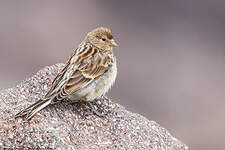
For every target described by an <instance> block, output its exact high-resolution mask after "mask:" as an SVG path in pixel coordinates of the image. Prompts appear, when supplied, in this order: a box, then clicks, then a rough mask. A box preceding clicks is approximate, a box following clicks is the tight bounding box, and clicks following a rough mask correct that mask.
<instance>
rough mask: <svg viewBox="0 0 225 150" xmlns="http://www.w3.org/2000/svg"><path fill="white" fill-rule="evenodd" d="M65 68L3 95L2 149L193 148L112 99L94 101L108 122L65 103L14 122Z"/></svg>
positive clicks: (53, 68)
mask: <svg viewBox="0 0 225 150" xmlns="http://www.w3.org/2000/svg"><path fill="white" fill-rule="evenodd" d="M63 66H64V64H56V65H53V66H50V67H45V68H44V69H42V70H40V71H39V72H38V73H37V74H36V75H34V76H33V77H31V78H29V79H26V80H24V81H22V82H21V83H20V84H19V85H17V86H16V87H14V88H10V89H6V90H2V91H0V148H1V149H3V148H6V149H7V148H12V149H16V148H22V149H24V148H26V149H28V148H35V149H48V148H52V149H176V150H183V149H184V150H185V149H188V147H187V146H186V145H185V144H183V143H182V142H180V141H179V140H177V139H176V138H174V137H173V136H172V135H171V134H170V133H169V132H168V131H167V130H166V129H165V128H163V127H161V126H160V125H159V124H157V123H156V122H154V121H151V120H148V119H146V118H145V117H143V116H141V115H139V114H136V113H132V112H130V111H127V110H126V109H125V108H124V107H123V106H121V105H119V104H117V103H115V102H113V101H111V100H104V99H100V100H97V101H95V102H94V104H95V106H96V107H95V109H96V110H97V109H100V110H104V111H103V112H102V113H106V115H105V117H103V118H102V117H99V116H97V115H95V114H93V113H92V112H91V111H90V109H89V108H88V107H85V105H79V103H77V104H73V105H71V104H68V103H66V102H62V103H58V104H55V105H51V106H48V107H46V108H45V109H44V110H42V111H41V112H39V113H37V114H36V115H35V116H34V117H33V118H32V119H31V120H29V121H25V122H24V121H22V119H14V115H15V114H16V113H17V112H19V111H20V110H22V109H23V108H25V107H27V106H28V105H30V104H32V103H33V102H35V101H37V100H39V99H40V98H41V97H43V96H44V95H45V94H46V92H47V90H48V88H49V87H50V84H51V81H52V80H53V79H54V77H55V76H56V75H57V73H58V72H59V71H60V70H61V69H62V68H63ZM97 106H101V107H100V108H99V107H97ZM100 110H99V111H100Z"/></svg>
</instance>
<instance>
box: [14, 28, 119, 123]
mask: <svg viewBox="0 0 225 150" xmlns="http://www.w3.org/2000/svg"><path fill="white" fill-rule="evenodd" d="M115 46H117V45H116V43H115V41H114V40H113V35H112V33H111V31H110V30H109V29H107V28H103V27H101V28H97V29H94V30H92V31H91V32H89V33H88V35H87V36H86V37H85V39H84V41H83V42H81V44H80V45H79V47H78V48H77V49H76V50H75V51H73V54H72V56H71V57H70V58H69V60H68V61H67V63H66V66H65V67H64V69H63V70H62V71H61V72H60V73H59V74H58V75H57V76H56V78H55V79H54V81H53V83H52V87H51V89H50V90H49V92H48V93H47V94H46V96H45V97H44V98H43V99H42V100H39V101H38V102H36V103H34V104H33V105H31V106H29V107H28V108H26V109H24V110H22V111H21V112H19V113H18V114H16V117H24V119H25V120H28V119H30V118H31V117H32V116H33V115H34V114H35V113H37V112H38V111H40V110H41V109H43V108H44V107H46V106H47V105H49V104H53V103H56V102H59V101H61V100H63V99H65V98H68V99H70V100H71V101H79V100H83V101H93V100H95V99H97V98H100V97H101V96H102V95H104V94H105V93H106V92H107V91H108V90H109V89H110V87H111V86H112V85H113V83H114V81H115V79H116V75H117V67H116V58H115V56H114V54H113V51H112V49H113V47H115Z"/></svg>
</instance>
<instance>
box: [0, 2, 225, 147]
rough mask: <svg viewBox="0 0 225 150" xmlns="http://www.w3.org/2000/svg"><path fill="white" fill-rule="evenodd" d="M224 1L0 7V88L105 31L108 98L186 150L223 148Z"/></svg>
mask: <svg viewBox="0 0 225 150" xmlns="http://www.w3.org/2000/svg"><path fill="white" fill-rule="evenodd" d="M224 8H225V1H222V0H213V1H212V0H167V1H161V0H142V1H134V0H129V1H128V0H126V1H125V0H124V1H119V0H113V1H103V0H98V1H97V0H89V1H83V0H77V1H73V0H67V1H59V0H54V1H43V0H41V1H25V0H21V1H14V2H13V1H0V69H1V71H0V83H1V84H0V88H1V89H5V88H9V87H12V86H15V85H17V84H18V83H19V82H20V81H21V80H23V79H25V78H28V77H30V76H32V75H33V74H35V73H36V72H37V71H38V70H40V69H42V68H43V67H45V66H48V65H53V64H55V63H60V62H65V61H66V59H67V58H68V56H69V55H70V54H71V52H72V49H73V48H76V47H77V46H78V44H79V43H80V42H81V41H82V40H83V38H84V36H85V35H86V34H87V32H88V31H90V30H92V29H93V28H95V27H98V26H106V27H109V28H111V29H112V31H113V32H114V34H115V37H116V40H117V42H118V43H119V45H120V46H119V47H117V48H116V49H115V50H114V52H115V54H116V56H117V59H118V78H117V81H116V84H115V86H114V87H113V88H112V90H111V91H110V93H109V95H110V97H112V98H113V100H114V101H116V102H118V103H120V104H122V105H124V106H125V107H126V108H127V109H129V110H131V111H133V112H137V113H140V114H142V115H144V116H146V117H147V118H148V119H151V120H155V121H157V122H158V123H160V124H161V125H162V126H164V127H165V128H167V129H168V130H169V132H170V133H172V134H173V135H174V136H175V137H176V138H178V139H179V140H181V141H183V142H184V143H186V144H188V145H189V147H190V148H191V149H204V150H211V149H217V150H219V149H221V150H222V149H224V146H225V143H224V138H225V117H224V114H225V100H224V99H225V9H224Z"/></svg>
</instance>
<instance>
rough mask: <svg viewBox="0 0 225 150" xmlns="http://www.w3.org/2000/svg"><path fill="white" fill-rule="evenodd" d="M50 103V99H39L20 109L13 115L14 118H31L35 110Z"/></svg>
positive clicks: (37, 110)
mask: <svg viewBox="0 0 225 150" xmlns="http://www.w3.org/2000/svg"><path fill="white" fill-rule="evenodd" d="M50 103H51V100H50V99H46V100H39V101H37V102H35V103H34V104H32V105H30V106H29V107H27V108H25V109H24V110H22V111H20V112H19V113H17V114H16V115H15V118H20V117H21V118H24V120H29V119H31V118H32V117H33V116H34V115H35V114H36V113H37V112H39V111H40V110H42V109H43V108H45V107H46V106H48V105H49V104H50Z"/></svg>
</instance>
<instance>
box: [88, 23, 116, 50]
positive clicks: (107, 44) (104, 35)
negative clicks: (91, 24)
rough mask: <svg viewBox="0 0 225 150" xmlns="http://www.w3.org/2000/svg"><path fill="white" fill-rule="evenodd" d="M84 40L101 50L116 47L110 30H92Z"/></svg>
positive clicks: (102, 28)
mask: <svg viewBox="0 0 225 150" xmlns="http://www.w3.org/2000/svg"><path fill="white" fill-rule="evenodd" d="M85 40H86V41H87V42H89V43H90V44H92V45H94V46H96V47H98V48H100V49H103V50H111V49H112V48H113V47H115V46H118V45H117V44H116V42H115V41H114V39H113V35H112V32H111V30H110V29H108V28H105V27H100V28H96V29H94V30H92V31H91V32H89V33H88V35H87V37H86V38H85Z"/></svg>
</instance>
